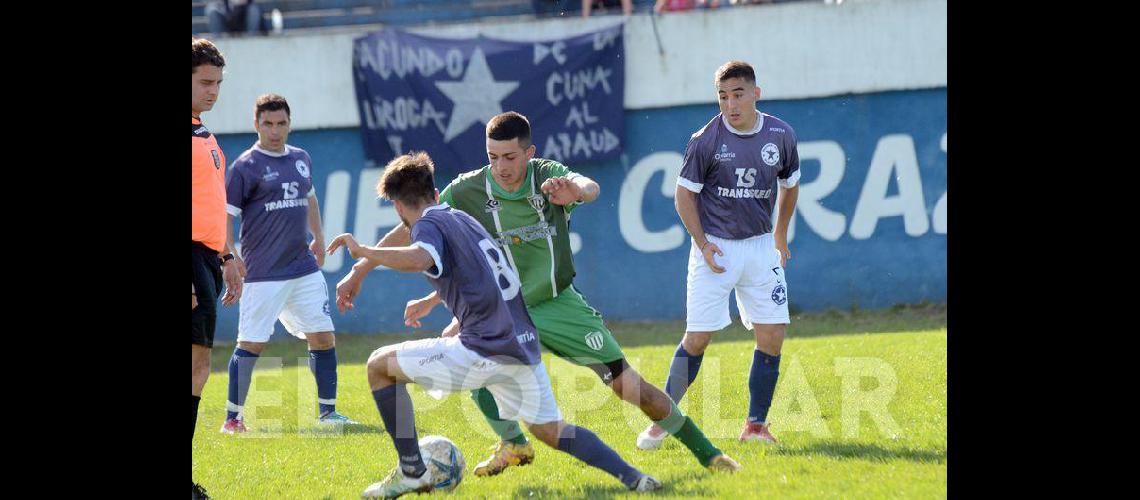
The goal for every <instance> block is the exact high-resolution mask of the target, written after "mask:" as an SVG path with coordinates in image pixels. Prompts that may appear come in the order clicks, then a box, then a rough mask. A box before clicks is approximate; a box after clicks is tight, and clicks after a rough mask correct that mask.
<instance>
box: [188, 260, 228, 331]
mask: <svg viewBox="0 0 1140 500" xmlns="http://www.w3.org/2000/svg"><path fill="white" fill-rule="evenodd" d="M192 246H193V252H192V254H193V264H194V265H193V274H192V275H191V279H192V280H193V282H194V292H195V293H197V294H198V307H195V308H194V310H193V311H191V312H190V320H191V321H190V323H191V327H190V330H191V336H190V343H191V344H197V345H203V346H206V347H214V325H215V323H217V320H218V296H219V295H221V293H222V259H221V258H219V257H218V252H215V251H214V250H213V249H211V248H210V247H207V246H206V245H203V244H201V243H199V242H197V241H195V242H194V244H193V245H192Z"/></svg>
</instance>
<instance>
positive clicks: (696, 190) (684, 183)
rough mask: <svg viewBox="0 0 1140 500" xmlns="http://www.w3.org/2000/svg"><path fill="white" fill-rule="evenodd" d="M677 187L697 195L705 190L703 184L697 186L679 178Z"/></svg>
mask: <svg viewBox="0 0 1140 500" xmlns="http://www.w3.org/2000/svg"><path fill="white" fill-rule="evenodd" d="M677 185H678V186H681V187H683V188H685V189H688V190H689V191H692V192H694V193H699V192H701V190H702V189H704V188H705V185H704V184H697V183H695V182H693V181H690V180H689V179H686V178H684V177H680V176H678V177H677Z"/></svg>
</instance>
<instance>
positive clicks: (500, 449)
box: [475, 441, 534, 477]
mask: <svg viewBox="0 0 1140 500" xmlns="http://www.w3.org/2000/svg"><path fill="white" fill-rule="evenodd" d="M491 450H492V453H491V458H488V459H486V460H484V461H482V462H479V464H478V465H476V466H475V475H476V476H481V477H488V476H494V475H496V474H498V473H500V472H503V470H504V469H506V468H507V467H510V466H512V465H526V464H529V463H531V462H533V461H534V447H533V446H531V445H530V442H527V443H526V444H521V445H520V444H514V443H508V442H506V441H499V443H498V444H496V445H495V446H493V447H492V448H491Z"/></svg>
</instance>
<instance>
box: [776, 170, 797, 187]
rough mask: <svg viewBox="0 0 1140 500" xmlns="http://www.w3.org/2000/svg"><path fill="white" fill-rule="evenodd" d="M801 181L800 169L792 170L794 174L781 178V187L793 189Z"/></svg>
mask: <svg viewBox="0 0 1140 500" xmlns="http://www.w3.org/2000/svg"><path fill="white" fill-rule="evenodd" d="M799 182H800V171H799V170H796V171H795V172H792V175H789V176H788V178H787V179H780V187H782V188H784V189H791V188H794V187H796V184H799Z"/></svg>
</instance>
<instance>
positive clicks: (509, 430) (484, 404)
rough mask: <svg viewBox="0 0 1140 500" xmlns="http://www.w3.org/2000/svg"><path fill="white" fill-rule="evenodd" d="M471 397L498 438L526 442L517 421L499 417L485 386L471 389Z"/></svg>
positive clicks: (493, 400) (493, 401)
mask: <svg viewBox="0 0 1140 500" xmlns="http://www.w3.org/2000/svg"><path fill="white" fill-rule="evenodd" d="M471 399H474V400H475V405H476V406H478V407H479V411H481V412H483V418H486V419H487V423H488V424H489V425H490V426H491V430H493V431H495V434H498V435H499V438H500V439H502V440H503V441H507V442H510V443H514V444H519V445H522V444H526V435H525V434H523V432H522V429H521V428H519V423H518V422H515V421H513V420H500V419H499V405H496V404H495V397H494V396H492V395H491V391H488V390H487V388H485V387H484V388H482V389H476V390H474V391H471Z"/></svg>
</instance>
